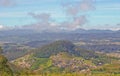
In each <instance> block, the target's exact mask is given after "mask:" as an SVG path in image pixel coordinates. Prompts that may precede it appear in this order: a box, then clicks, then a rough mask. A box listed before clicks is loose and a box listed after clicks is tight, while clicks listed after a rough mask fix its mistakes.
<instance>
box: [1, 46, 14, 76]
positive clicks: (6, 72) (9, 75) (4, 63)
mask: <svg viewBox="0 0 120 76" xmlns="http://www.w3.org/2000/svg"><path fill="white" fill-rule="evenodd" d="M0 52H2V48H1V47H0ZM0 76H13V72H12V70H11V69H10V67H9V65H8V60H7V59H6V58H5V57H4V56H3V55H1V53H0Z"/></svg>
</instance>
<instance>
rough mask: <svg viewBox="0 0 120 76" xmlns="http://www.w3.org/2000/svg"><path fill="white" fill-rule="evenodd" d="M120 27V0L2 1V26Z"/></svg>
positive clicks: (0, 2)
mask: <svg viewBox="0 0 120 76" xmlns="http://www.w3.org/2000/svg"><path fill="white" fill-rule="evenodd" d="M8 27H16V28H24V29H35V30H41V31H43V30H54V31H58V30H76V29H81V28H83V29H110V30H120V0H0V29H3V28H8Z"/></svg>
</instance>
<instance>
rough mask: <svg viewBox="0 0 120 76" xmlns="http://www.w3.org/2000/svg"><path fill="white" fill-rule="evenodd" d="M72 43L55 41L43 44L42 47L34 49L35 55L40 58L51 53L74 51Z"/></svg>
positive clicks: (46, 56)
mask: <svg viewBox="0 0 120 76" xmlns="http://www.w3.org/2000/svg"><path fill="white" fill-rule="evenodd" d="M74 47H75V46H74V45H73V44H72V43H71V42H69V41H56V42H54V43H51V44H48V45H46V46H43V47H42V48H39V49H36V50H35V56H36V57H38V58H40V57H42V58H48V57H50V56H51V55H55V54H57V53H59V52H68V53H73V52H74Z"/></svg>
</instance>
